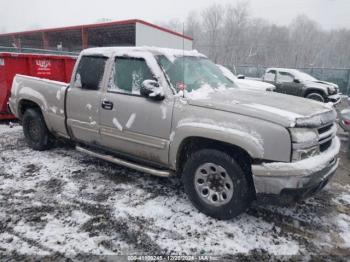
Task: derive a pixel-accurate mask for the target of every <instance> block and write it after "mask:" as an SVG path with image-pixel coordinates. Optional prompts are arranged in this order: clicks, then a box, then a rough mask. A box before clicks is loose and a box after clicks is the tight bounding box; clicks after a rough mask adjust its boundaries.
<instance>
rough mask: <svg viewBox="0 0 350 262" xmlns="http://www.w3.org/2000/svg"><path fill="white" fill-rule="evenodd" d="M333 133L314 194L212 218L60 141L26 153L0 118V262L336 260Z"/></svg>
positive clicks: (346, 202)
mask: <svg viewBox="0 0 350 262" xmlns="http://www.w3.org/2000/svg"><path fill="white" fill-rule="evenodd" d="M340 137H341V140H342V148H341V155H340V157H341V164H340V168H339V169H338V171H337V174H336V177H335V178H334V179H333V181H332V182H331V183H330V184H329V185H328V186H327V187H326V188H325V189H324V190H323V191H321V192H320V193H319V194H317V195H316V196H314V197H312V198H310V199H308V200H306V201H303V202H301V203H298V204H295V205H293V206H289V207H277V206H270V205H267V204H261V203H259V204H258V203H255V204H254V205H253V206H252V207H251V208H250V209H249V210H248V211H247V213H245V214H242V215H240V216H239V217H237V218H235V219H232V220H230V221H218V220H215V219H212V218H208V217H206V216H205V215H203V214H201V213H199V212H198V211H197V210H195V209H194V208H193V207H192V205H191V204H190V203H189V201H188V199H187V197H186V195H185V194H184V191H183V187H182V185H181V181H179V179H178V178H158V177H152V176H149V175H146V174H142V173H139V172H135V171H133V170H130V169H126V168H123V167H120V166H117V165H114V164H110V163H107V162H104V161H100V160H97V159H95V158H91V157H88V156H86V155H83V154H81V153H79V152H76V151H75V150H74V148H72V147H69V146H67V145H58V146H56V147H55V148H54V149H52V150H50V151H45V152H36V151H33V150H31V149H29V148H28V147H27V146H26V144H25V142H24V139H23V132H22V129H21V127H20V126H18V125H15V126H13V127H10V126H9V125H8V124H6V123H2V124H1V123H0V260H2V261H6V260H23V259H29V258H32V257H33V256H36V257H40V258H41V259H44V258H46V259H47V260H52V259H55V260H60V259H62V260H64V258H66V257H69V258H73V257H74V258H76V259H78V260H79V259H81V260H89V259H101V258H102V257H103V258H104V259H107V260H108V258H115V257H113V256H111V255H126V254H128V255H131V254H144V255H147V254H149V255H155V254H157V255H160V254H167V255H170V254H180V255H203V256H205V255H212V256H220V260H223V259H228V260H229V259H236V260H256V261H263V260H271V259H272V260H274V259H282V260H283V259H295V260H299V259H300V258H303V259H310V258H315V259H316V260H319V259H320V258H323V259H326V260H335V259H336V260H340V261H342V260H343V261H346V258H350V160H349V155H350V154H348V153H347V148H348V145H347V143H348V138H347V136H346V135H345V134H340ZM101 255H104V256H101ZM1 258H2V259H1Z"/></svg>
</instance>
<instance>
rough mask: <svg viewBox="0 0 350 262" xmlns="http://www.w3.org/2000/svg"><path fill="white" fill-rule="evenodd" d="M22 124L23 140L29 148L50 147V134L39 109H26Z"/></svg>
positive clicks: (42, 148) (43, 148)
mask: <svg viewBox="0 0 350 262" xmlns="http://www.w3.org/2000/svg"><path fill="white" fill-rule="evenodd" d="M22 125H23V133H24V137H25V140H26V142H27V144H28V145H29V146H30V147H31V148H33V149H35V150H39V151H41V150H46V149H49V148H50V147H51V145H52V136H51V134H50V131H49V130H48V129H47V126H46V124H45V121H44V118H43V116H42V114H41V112H40V111H39V110H37V109H33V108H30V109H27V110H26V111H25V112H24V115H23V119H22Z"/></svg>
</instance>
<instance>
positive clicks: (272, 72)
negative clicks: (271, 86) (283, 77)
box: [264, 70, 276, 82]
mask: <svg viewBox="0 0 350 262" xmlns="http://www.w3.org/2000/svg"><path fill="white" fill-rule="evenodd" d="M275 77H276V70H270V71H268V72H267V73H266V74H265V76H264V80H265V81H271V82H274V81H275Z"/></svg>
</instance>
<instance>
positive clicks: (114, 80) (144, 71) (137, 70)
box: [108, 57, 154, 94]
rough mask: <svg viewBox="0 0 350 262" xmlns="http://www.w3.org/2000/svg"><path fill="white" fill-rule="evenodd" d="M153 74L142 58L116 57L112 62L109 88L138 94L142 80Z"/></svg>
mask: <svg viewBox="0 0 350 262" xmlns="http://www.w3.org/2000/svg"><path fill="white" fill-rule="evenodd" d="M148 79H154V76H153V74H152V72H151V70H150V69H149V67H148V66H147V64H146V61H145V60H144V59H140V58H130V57H117V58H116V59H115V62H114V68H113V72H112V77H111V79H110V84H109V87H108V88H109V89H110V90H115V91H119V92H124V93H130V94H140V88H141V84H142V82H143V81H144V80H148Z"/></svg>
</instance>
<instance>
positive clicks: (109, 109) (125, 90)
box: [100, 56, 173, 164]
mask: <svg viewBox="0 0 350 262" xmlns="http://www.w3.org/2000/svg"><path fill="white" fill-rule="evenodd" d="M147 59H152V61H148V62H147V61H146V60H147ZM149 64H152V65H153V67H154V65H157V62H156V60H155V59H154V57H152V56H146V57H145V58H140V57H132V56H128V57H116V58H115V60H114V61H113V65H112V67H113V68H112V70H111V76H110V78H109V82H108V84H107V92H105V93H104V95H103V97H102V101H101V107H100V110H101V116H100V117H101V118H100V119H101V122H100V124H101V141H100V143H101V144H102V145H104V146H105V147H108V148H111V149H114V150H115V151H117V152H120V153H125V154H127V155H130V156H133V157H136V158H141V159H145V160H149V161H150V162H153V163H157V164H167V163H168V148H169V136H170V129H171V117H172V110H173V96H172V95H167V91H170V90H169V88H168V87H164V85H165V83H164V81H163V82H162V83H160V85H162V86H163V87H164V89H165V92H166V96H167V98H166V99H164V100H162V101H155V100H152V99H149V98H145V97H143V96H141V95H140V87H141V84H142V82H143V81H144V80H148V79H152V80H157V81H158V82H159V81H160V80H159V77H158V76H156V75H155V72H154V69H151V68H150V67H149V66H148V65H149ZM158 69H159V68H158ZM163 77H164V76H163Z"/></svg>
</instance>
